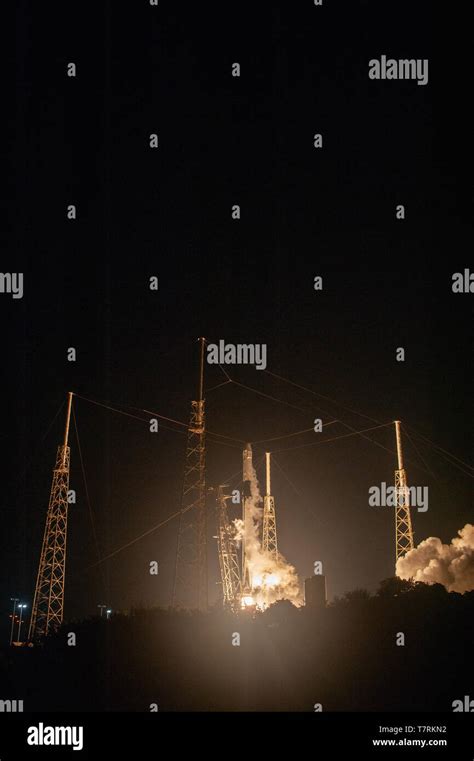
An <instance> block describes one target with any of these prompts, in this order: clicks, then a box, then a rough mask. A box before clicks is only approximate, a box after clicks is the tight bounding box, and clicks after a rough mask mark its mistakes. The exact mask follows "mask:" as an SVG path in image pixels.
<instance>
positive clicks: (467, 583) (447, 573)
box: [397, 523, 474, 593]
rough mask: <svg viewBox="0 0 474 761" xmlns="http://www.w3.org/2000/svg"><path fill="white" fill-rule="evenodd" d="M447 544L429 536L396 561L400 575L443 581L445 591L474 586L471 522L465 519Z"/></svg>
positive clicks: (463, 590) (473, 543)
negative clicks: (461, 526) (462, 525)
mask: <svg viewBox="0 0 474 761" xmlns="http://www.w3.org/2000/svg"><path fill="white" fill-rule="evenodd" d="M458 534H459V536H458V537H455V538H454V539H453V540H452V541H451V544H443V543H442V542H441V539H438V538H437V537H435V536H430V537H429V538H428V539H425V540H424V541H423V542H420V544H419V545H418V547H416V548H415V549H413V550H410V551H409V552H407V553H406V555H404V556H403V557H401V558H399V560H398V561H397V576H399V577H400V578H401V579H406V580H408V579H412V580H413V581H422V582H424V583H425V584H443V586H444V587H446V589H447V590H448V592H461V593H462V592H470V591H471V590H472V589H474V526H473V525H472V524H470V523H466V525H465V526H464V528H462V529H461V530H460V531H458Z"/></svg>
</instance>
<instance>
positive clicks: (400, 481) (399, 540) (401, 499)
mask: <svg viewBox="0 0 474 761" xmlns="http://www.w3.org/2000/svg"><path fill="white" fill-rule="evenodd" d="M395 435H396V438H397V457H398V470H396V471H395V497H396V507H395V566H396V563H397V560H398V558H401V557H402V556H403V555H405V553H406V552H408V551H409V550H412V549H413V547H414V544H413V529H412V525H411V513H410V493H409V491H408V486H407V474H406V471H405V468H404V466H403V450H402V439H401V433H400V421H399V420H395Z"/></svg>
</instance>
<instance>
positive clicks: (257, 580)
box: [234, 445, 303, 610]
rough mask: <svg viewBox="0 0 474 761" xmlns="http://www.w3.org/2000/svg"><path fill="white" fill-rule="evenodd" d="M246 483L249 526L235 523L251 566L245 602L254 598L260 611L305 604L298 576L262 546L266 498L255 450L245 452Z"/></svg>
mask: <svg viewBox="0 0 474 761" xmlns="http://www.w3.org/2000/svg"><path fill="white" fill-rule="evenodd" d="M243 462H244V474H243V476H244V481H245V482H247V483H248V484H249V487H250V495H249V496H247V498H246V502H245V525H244V521H243V520H242V519H240V518H238V519H237V520H235V521H234V529H235V540H236V541H237V542H238V543H242V542H243V544H244V547H245V556H246V560H247V566H248V569H249V572H250V574H249V575H250V586H251V592H250V593H249V595H245V596H244V598H242V599H243V601H244V600H245V599H247V598H252V603H248V602H247V603H245V605H249V604H252V605H256V607H257V608H258V609H260V610H264V609H265V608H268V606H269V605H271V604H272V603H274V602H277V600H290V601H291V602H292V603H293V604H294V605H296V606H300V605H302V604H303V597H302V594H301V590H300V585H299V580H298V574H297V573H296V569H295V568H294V567H293V566H292V565H291V564H290V563H288V562H287V560H286V559H285V558H284V557H283V555H282V554H281V553H278V557H277V558H275V556H274V555H272V554H271V553H269V552H265V551H264V550H263V548H262V543H261V539H260V537H261V525H262V516H263V507H262V497H261V494H260V488H259V484H258V479H257V474H256V472H255V468H254V466H253V463H252V456H251V447H250V445H247V448H246V450H244V461H243Z"/></svg>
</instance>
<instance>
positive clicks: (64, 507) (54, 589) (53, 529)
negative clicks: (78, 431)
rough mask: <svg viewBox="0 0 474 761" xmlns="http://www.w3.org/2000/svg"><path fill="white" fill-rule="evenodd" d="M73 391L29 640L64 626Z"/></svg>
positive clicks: (47, 516) (45, 533) (46, 529)
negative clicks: (70, 424) (70, 428)
mask: <svg viewBox="0 0 474 761" xmlns="http://www.w3.org/2000/svg"><path fill="white" fill-rule="evenodd" d="M72 397H73V392H72V391H69V392H68V403H67V413H66V425H65V428H64V439H63V443H62V444H61V445H60V446H59V447H58V450H57V454H56V465H55V468H54V470H53V482H52V485H51V493H50V497H49V505H48V512H47V514H46V525H45V529H44V535H43V544H42V548H41V555H40V561H39V566H38V575H37V578H36V587H35V596H34V600H33V608H32V611H31V620H30V627H29V630H28V640H29V641H30V642H31V641H34V640H38V639H40V638H41V637H44V636H47V635H48V634H50V633H51V632H52V631H54V630H56V629H57V628H58V627H59V626H61V624H62V621H63V615H64V582H65V577H66V540H67V514H68V491H69V461H70V448H69V445H68V438H69V422H70V419H71V408H72Z"/></svg>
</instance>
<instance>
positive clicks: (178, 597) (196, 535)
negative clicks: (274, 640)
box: [172, 338, 208, 610]
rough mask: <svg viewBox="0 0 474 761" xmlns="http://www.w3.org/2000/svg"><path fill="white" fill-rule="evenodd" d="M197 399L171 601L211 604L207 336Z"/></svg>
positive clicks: (175, 603)
mask: <svg viewBox="0 0 474 761" xmlns="http://www.w3.org/2000/svg"><path fill="white" fill-rule="evenodd" d="M199 341H200V369H199V391H198V399H197V400H196V401H193V402H191V417H190V422H189V427H188V440H187V447H186V463H185V468H184V482H183V492H182V499H181V513H180V519H179V529H178V546H177V551H176V566H175V576H174V584H173V599H172V605H173V607H176V608H191V609H192V608H198V609H199V610H206V609H207V607H208V581H207V516H206V447H205V437H206V421H205V401H204V398H203V379H204V344H205V340H204V338H200V339H199Z"/></svg>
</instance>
